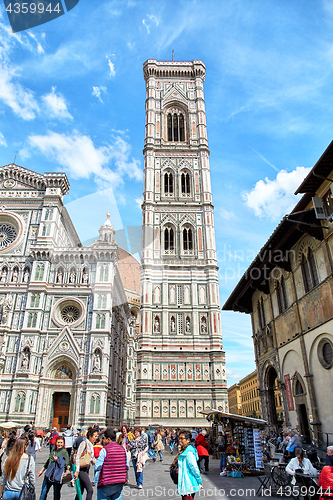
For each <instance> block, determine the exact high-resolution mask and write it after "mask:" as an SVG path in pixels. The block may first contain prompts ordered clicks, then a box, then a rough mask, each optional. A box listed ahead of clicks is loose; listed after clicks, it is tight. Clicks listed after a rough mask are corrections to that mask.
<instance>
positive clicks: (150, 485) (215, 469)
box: [36, 448, 283, 500]
mask: <svg viewBox="0 0 333 500" xmlns="http://www.w3.org/2000/svg"><path fill="white" fill-rule="evenodd" d="M163 455H164V460H163V462H159V461H156V462H155V463H152V462H148V463H147V464H146V466H145V468H144V471H143V489H142V490H138V489H137V488H136V485H135V484H136V483H135V477H134V471H133V467H132V466H131V468H130V471H129V483H130V484H129V485H126V486H124V489H123V497H122V498H123V499H124V500H125V499H126V498H128V499H133V500H134V499H136V498H137V499H152V500H155V499H156V500H157V499H168V500H180V498H181V497H180V496H179V495H177V492H176V485H175V484H173V482H172V480H171V478H170V474H169V466H170V464H171V463H172V461H173V456H172V455H170V453H169V451H165V452H163ZM47 457H48V448H43V449H42V452H40V453H37V459H36V476H37V473H38V472H39V471H40V469H41V468H42V466H43V464H44V463H45V461H46V460H47ZM209 462H210V464H209V466H210V470H209V472H208V474H207V475H203V476H202V480H203V487H204V488H203V490H201V491H200V493H197V494H196V496H195V500H197V499H199V498H200V499H201V498H210V499H212V500H215V499H222V498H223V499H226V498H230V499H234V500H240V499H243V498H244V499H250V498H252V499H254V500H257V499H258V497H257V496H256V491H257V490H258V488H259V486H260V483H259V480H258V479H257V478H256V477H244V478H232V477H226V476H223V477H221V476H220V469H219V460H212V459H211V458H210V461H209ZM92 472H93V471H92V468H91V474H90V476H91V479H92V477H93V474H92ZM43 477H44V476H42V477H41V478H40V479H38V478H37V480H36V498H37V500H38V499H39V494H40V490H41V486H42V482H43ZM94 490H95V491H94V496H93V500H96V498H97V494H96V487H95V488H94ZM85 497H86V494H84V496H83V500H85ZM61 498H62V500H74V498H75V490H74V488H72V487H70V486H68V485H67V484H65V485H64V486H63V487H62V490H61ZM263 498H265V497H261V499H263ZM279 498H280V499H281V497H279ZM282 498H283V497H282ZM52 499H53V492H52V490H51V491H50V492H49V495H48V500H52Z"/></svg>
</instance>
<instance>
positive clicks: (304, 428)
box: [297, 404, 311, 442]
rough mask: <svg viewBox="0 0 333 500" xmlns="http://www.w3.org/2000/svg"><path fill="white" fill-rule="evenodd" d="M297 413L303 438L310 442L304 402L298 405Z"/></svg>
mask: <svg viewBox="0 0 333 500" xmlns="http://www.w3.org/2000/svg"><path fill="white" fill-rule="evenodd" d="M297 413H298V420H299V427H300V430H301V434H302V436H303V439H304V441H306V442H309V441H310V442H311V439H310V426H309V420H308V412H307V411H306V406H305V404H300V405H298V407H297Z"/></svg>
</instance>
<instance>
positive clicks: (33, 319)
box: [27, 313, 37, 328]
mask: <svg viewBox="0 0 333 500" xmlns="http://www.w3.org/2000/svg"><path fill="white" fill-rule="evenodd" d="M36 323H37V313H29V316H28V323H27V327H28V328H35V327H36Z"/></svg>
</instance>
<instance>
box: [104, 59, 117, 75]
mask: <svg viewBox="0 0 333 500" xmlns="http://www.w3.org/2000/svg"><path fill="white" fill-rule="evenodd" d="M106 58H107V60H108V65H109V69H110V76H112V77H113V76H116V70H115V68H114V64H113V62H112V61H111V58H110V56H106Z"/></svg>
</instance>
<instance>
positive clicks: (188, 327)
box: [185, 316, 191, 332]
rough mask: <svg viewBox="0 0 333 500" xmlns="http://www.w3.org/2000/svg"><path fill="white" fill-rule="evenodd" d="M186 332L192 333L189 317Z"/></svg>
mask: <svg viewBox="0 0 333 500" xmlns="http://www.w3.org/2000/svg"><path fill="white" fill-rule="evenodd" d="M185 331H186V332H190V331H191V321H190V318H189V317H188V316H187V318H186V324H185Z"/></svg>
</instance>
